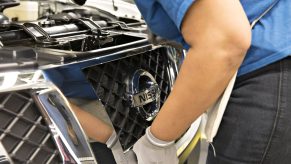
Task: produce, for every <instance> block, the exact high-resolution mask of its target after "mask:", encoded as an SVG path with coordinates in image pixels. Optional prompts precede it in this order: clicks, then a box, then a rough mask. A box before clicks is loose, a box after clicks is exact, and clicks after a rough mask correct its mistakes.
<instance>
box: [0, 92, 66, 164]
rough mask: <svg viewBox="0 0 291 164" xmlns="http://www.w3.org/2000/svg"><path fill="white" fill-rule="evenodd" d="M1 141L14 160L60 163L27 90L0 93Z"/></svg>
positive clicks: (55, 149) (49, 134) (16, 161)
mask: <svg viewBox="0 0 291 164" xmlns="http://www.w3.org/2000/svg"><path fill="white" fill-rule="evenodd" d="M0 103H1V105H0V141H1V143H2V144H3V146H4V148H5V150H6V151H7V153H8V154H9V156H10V158H11V159H12V161H13V162H14V163H38V164H41V163H61V158H60V155H59V152H58V150H57V148H56V146H55V144H54V141H53V139H52V135H51V133H50V131H49V129H48V127H47V125H46V124H45V121H44V118H43V117H42V115H41V113H40V111H39V109H38V108H37V107H36V105H35V103H34V101H33V99H32V97H31V95H30V90H22V91H14V92H6V93H0Z"/></svg>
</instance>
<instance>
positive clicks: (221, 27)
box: [133, 0, 291, 164]
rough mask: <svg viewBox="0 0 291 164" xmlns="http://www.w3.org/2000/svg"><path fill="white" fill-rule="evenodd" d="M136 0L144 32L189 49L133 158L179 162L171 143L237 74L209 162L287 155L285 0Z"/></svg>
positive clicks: (290, 102) (289, 84)
mask: <svg viewBox="0 0 291 164" xmlns="http://www.w3.org/2000/svg"><path fill="white" fill-rule="evenodd" d="M276 1H277V0H268V1H253V0H241V1H239V0H223V1H222V0H136V4H137V6H138V8H139V9H140V11H141V13H142V15H143V17H144V19H145V21H146V23H147V24H148V26H149V28H150V29H151V31H152V32H153V33H154V34H156V35H159V36H161V37H163V38H167V39H170V40H175V41H177V42H180V43H181V44H183V45H184V47H185V48H186V49H188V52H187V56H186V58H185V60H184V62H183V64H182V67H181V70H180V73H179V75H178V78H177V80H176V82H175V84H174V88H173V91H172V92H171V94H170V95H169V97H168V99H167V101H166V102H165V104H164V105H163V107H162V108H161V111H160V112H159V114H158V115H157V117H156V118H155V120H154V121H153V123H152V125H151V127H150V128H148V129H147V130H146V134H145V135H144V136H143V137H142V138H141V139H139V140H138V142H137V143H136V144H135V145H134V147H133V150H134V152H135V154H136V156H137V160H138V163H139V164H151V163H159V164H173V163H178V159H177V156H176V149H175V146H174V144H173V143H174V141H175V140H176V139H178V138H179V137H181V135H182V134H183V133H184V132H185V131H186V130H187V129H188V128H189V127H190V125H191V123H192V122H194V121H195V120H196V119H197V118H198V117H199V116H200V115H201V114H202V113H203V112H205V111H206V110H207V109H208V108H209V107H211V106H212V105H213V104H214V103H215V101H216V100H217V99H218V98H219V96H220V95H221V94H222V93H223V91H224V89H225V88H226V86H227V84H228V83H229V81H230V79H231V77H232V76H233V75H234V74H235V72H236V71H237V70H238V77H237V79H236V83H235V86H234V89H233V92H232V94H231V97H230V100H229V103H228V105H227V108H226V111H225V114H224V116H223V119H222V122H221V125H220V128H219V131H218V134H217V136H216V137H215V139H214V142H213V147H214V149H215V151H216V156H215V155H214V152H213V149H212V148H210V149H209V153H208V159H207V163H209V164H217V163H219V164H241V163H263V164H267V163H270V164H274V163H280V164H287V163H290V161H291V156H290V150H291V130H290V129H291V126H290V122H291V94H290V93H291V58H290V57H288V56H289V55H290V54H291V1H290V0H279V1H278V3H277V4H276V6H274V8H273V9H272V10H271V11H270V12H269V13H268V14H266V15H265V16H264V17H263V18H262V19H260V21H259V22H258V23H257V24H256V26H254V28H253V29H251V27H250V23H251V22H252V21H254V19H256V18H257V17H258V16H260V15H261V14H262V13H263V12H264V11H266V9H268V8H269V7H270V6H271V5H272V4H273V3H275V2H276Z"/></svg>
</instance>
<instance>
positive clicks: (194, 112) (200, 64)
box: [151, 48, 243, 141]
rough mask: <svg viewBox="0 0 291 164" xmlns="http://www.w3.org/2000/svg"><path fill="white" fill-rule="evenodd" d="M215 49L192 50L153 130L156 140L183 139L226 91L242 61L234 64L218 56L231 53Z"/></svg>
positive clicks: (239, 60)
mask: <svg viewBox="0 0 291 164" xmlns="http://www.w3.org/2000/svg"><path fill="white" fill-rule="evenodd" d="M216 50H217V49H214V48H212V49H209V50H205V49H191V50H190V51H189V53H188V56H187V57H186V60H185V62H184V63H183V66H182V68H181V71H180V74H179V77H178V79H177V80H176V83H175V85H174V89H173V91H172V93H171V94H170V96H169V98H168V100H167V101H166V103H165V104H164V106H163V107H162V110H161V111H160V113H159V115H158V116H157V118H156V119H155V121H154V122H153V125H152V127H151V131H152V133H153V134H154V135H155V136H156V137H157V138H159V139H161V140H165V141H171V140H175V139H177V138H178V137H180V136H181V135H182V134H183V133H184V132H185V131H186V130H187V128H188V127H189V126H190V125H191V123H192V122H193V121H194V120H195V119H196V118H198V117H199V116H200V115H201V114H202V113H203V112H204V111H205V110H207V109H208V108H209V107H210V106H211V105H212V104H213V103H214V102H215V101H216V100H217V99H218V97H219V96H220V95H221V93H222V92H223V91H224V89H225V87H226V86H227V84H228V82H229V81H230V79H231V77H232V76H233V75H234V73H235V71H236V70H237V69H238V67H239V65H240V63H241V61H242V60H243V59H242V58H241V59H237V61H235V62H232V61H229V59H226V58H224V57H221V58H220V57H217V56H225V55H223V54H222V55H221V54H219V53H228V52H226V51H220V52H219V51H216ZM241 56H243V55H241Z"/></svg>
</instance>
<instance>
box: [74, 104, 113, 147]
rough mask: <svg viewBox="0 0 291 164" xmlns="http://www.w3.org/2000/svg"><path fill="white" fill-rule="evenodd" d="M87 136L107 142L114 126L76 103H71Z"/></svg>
mask: <svg viewBox="0 0 291 164" xmlns="http://www.w3.org/2000/svg"><path fill="white" fill-rule="evenodd" d="M70 105H71V107H72V109H73V111H74V112H75V114H76V116H77V118H78V120H79V122H80V124H81V126H82V128H83V129H84V131H85V133H86V134H87V136H88V137H89V138H91V139H94V140H95V141H98V142H101V143H106V141H107V140H108V138H109V137H110V135H111V134H112V132H113V130H112V128H111V127H110V126H109V125H107V124H106V123H104V122H103V121H102V120H100V119H98V118H97V117H95V116H93V115H91V114H90V113H87V112H86V111H84V110H82V109H80V108H79V107H78V106H76V105H74V104H72V103H71V104H70Z"/></svg>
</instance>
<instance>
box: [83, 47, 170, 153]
mask: <svg viewBox="0 0 291 164" xmlns="http://www.w3.org/2000/svg"><path fill="white" fill-rule="evenodd" d="M166 53H167V52H166V50H165V49H164V48H160V49H156V50H152V51H148V52H145V53H142V54H138V55H135V56H132V57H128V58H124V59H121V60H117V61H113V62H109V63H105V64H102V65H96V66H92V67H88V68H85V69H84V70H83V71H84V73H85V75H86V77H87V79H88V80H89V82H90V83H91V84H92V86H93V88H94V90H95V91H96V94H97V96H98V97H99V98H100V99H101V102H102V103H103V105H104V106H105V109H106V111H107V113H108V115H109V117H110V119H111V121H112V124H113V126H114V128H115V130H116V132H117V134H118V136H119V140H120V143H121V145H122V147H123V149H124V150H127V149H129V148H131V147H132V146H133V144H134V143H135V142H136V141H137V140H138V139H139V138H140V137H141V136H142V135H143V134H144V133H145V129H146V128H147V127H148V126H150V124H151V122H149V121H146V120H145V119H144V118H143V117H142V116H141V115H140V114H139V112H138V110H137V109H136V108H131V107H130V104H129V102H128V100H127V98H126V96H125V93H126V86H127V84H126V81H127V80H128V78H129V76H131V75H132V73H133V72H135V71H136V70H139V69H143V70H145V71H148V72H149V73H150V74H151V75H152V76H153V77H154V78H155V79H156V81H157V83H158V85H159V88H160V90H161V102H160V103H161V104H160V106H162V105H163V104H164V102H165V100H166V98H167V96H168V95H169V93H170V89H171V84H170V77H169V74H168V70H167V69H168V66H169V65H168V56H167V54H166Z"/></svg>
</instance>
